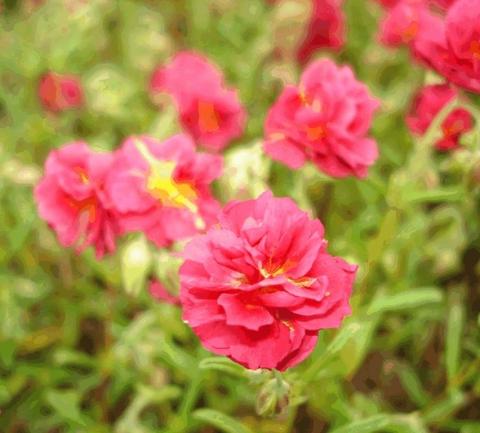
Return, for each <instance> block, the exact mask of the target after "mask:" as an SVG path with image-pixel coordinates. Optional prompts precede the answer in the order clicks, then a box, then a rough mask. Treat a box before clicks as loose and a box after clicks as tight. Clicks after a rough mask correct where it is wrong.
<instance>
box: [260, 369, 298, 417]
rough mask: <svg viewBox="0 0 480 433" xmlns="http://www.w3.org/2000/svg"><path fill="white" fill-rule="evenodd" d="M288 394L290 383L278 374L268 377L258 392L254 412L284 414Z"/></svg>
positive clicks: (287, 402) (270, 414)
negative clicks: (271, 377)
mask: <svg viewBox="0 0 480 433" xmlns="http://www.w3.org/2000/svg"><path fill="white" fill-rule="evenodd" d="M289 394H290V385H289V384H288V383H287V382H285V380H283V379H282V378H281V377H280V376H277V377H275V378H273V379H270V380H269V381H268V382H266V383H265V384H264V385H263V386H262V388H261V389H260V391H259V393H258V396H257V401H256V412H257V413H258V415H262V416H267V417H272V416H278V415H284V414H285V412H286V411H287V409H288V404H289Z"/></svg>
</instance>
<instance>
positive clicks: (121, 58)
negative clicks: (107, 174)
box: [0, 0, 480, 433]
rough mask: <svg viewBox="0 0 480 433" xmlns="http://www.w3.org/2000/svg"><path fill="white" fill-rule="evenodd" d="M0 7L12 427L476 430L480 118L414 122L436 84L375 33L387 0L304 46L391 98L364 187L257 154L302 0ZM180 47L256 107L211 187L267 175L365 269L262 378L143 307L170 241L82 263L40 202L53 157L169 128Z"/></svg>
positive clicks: (251, 188)
mask: <svg viewBox="0 0 480 433" xmlns="http://www.w3.org/2000/svg"><path fill="white" fill-rule="evenodd" d="M0 5H1V6H0V431H1V432H2V433H30V432H31V433H63V432H66V433H67V432H68V433H70V432H71V433H74V432H75V433H76V432H79V433H80V432H84V433H104V432H105V433H106V432H114V433H153V432H155V433H181V432H192V433H193V432H199V433H213V432H228V433H247V432H250V433H252V432H253V433H283V432H285V433H290V432H292V433H293V432H295V433H324V432H334V433H368V432H393V433H395V432H398V433H410V432H411V433H426V432H437V433H447V432H452V433H456V432H459V433H478V432H480V338H479V337H480V329H479V327H480V317H479V311H480V282H479V281H480V238H479V223H480V199H479V182H480V154H479V142H478V140H479V138H478V137H479V130H478V127H477V130H472V131H471V132H470V133H469V134H466V136H465V137H464V138H463V148H462V149H461V150H459V151H456V152H453V153H447V154H439V153H436V152H434V151H433V150H432V143H431V142H428V138H427V140H419V139H415V138H414V137H412V136H411V135H410V133H409V131H408V129H407V128H406V126H405V121H404V119H405V115H406V113H407V112H408V110H409V107H410V104H411V99H412V97H413V95H414V94H415V93H416V92H417V91H418V89H419V88H420V87H421V86H422V85H424V84H425V83H436V82H438V81H440V80H439V78H438V77H436V76H434V75H433V73H431V72H427V71H426V70H425V69H422V68H420V67H419V66H417V65H415V64H414V63H413V62H412V60H411V58H410V56H409V53H408V52H407V50H405V49H397V50H392V49H387V48H385V47H383V46H382V45H381V44H379V43H378V36H377V32H378V23H379V22H380V20H381V19H382V16H383V14H384V11H383V10H382V8H381V6H380V5H379V4H378V3H377V2H375V1H373V0H371V1H370V0H345V1H344V2H343V5H342V9H343V13H344V14H345V20H346V21H345V23H346V24H345V32H344V44H343V45H342V46H337V47H333V48H330V49H323V50H322V49H320V50H318V51H314V52H312V53H311V55H312V57H313V58H315V57H321V56H329V57H332V58H334V59H335V60H336V61H337V62H338V63H348V64H350V65H351V66H352V68H353V69H354V71H355V73H356V75H357V77H358V78H359V79H360V80H362V81H364V82H365V83H366V84H367V85H368V87H369V88H370V90H371V92H372V93H373V94H374V95H375V96H376V97H377V98H379V99H381V101H382V108H381V110H380V112H379V114H378V115H377V116H376V119H375V123H374V127H373V135H374V136H375V138H376V140H377V141H378V144H379V148H380V159H379V160H378V162H377V163H376V165H375V166H374V167H373V168H372V170H371V172H370V175H369V177H368V178H367V179H365V180H358V179H351V178H349V179H342V180H333V179H330V178H327V177H325V176H323V175H321V174H320V173H319V172H318V171H317V170H316V169H314V168H313V167H312V166H307V167H305V168H304V169H302V170H299V171H296V172H291V171H290V170H288V169H287V168H286V167H284V166H281V165H280V164H277V163H273V162H271V161H270V160H269V159H268V158H267V157H266V156H265V155H264V154H263V152H262V147H261V141H262V137H263V122H264V119H265V115H266V113H267V111H268V108H269V107H270V106H271V104H272V103H273V102H274V100H275V99H276V97H277V96H278V94H279V93H280V91H281V89H282V88H283V86H284V85H285V84H286V83H296V82H297V80H298V76H299V74H300V72H301V70H302V63H304V62H305V61H306V60H305V59H304V58H303V57H302V56H300V55H299V49H300V47H301V46H302V43H303V42H304V41H305V38H306V37H307V29H308V26H309V22H310V19H311V16H312V5H311V2H310V1H307V0H279V1H277V2H268V1H266V0H241V1H240V0H237V1H235V0H150V1H149V0H137V1H134V0H119V1H111V0H89V1H87V0H83V1H82V0H43V1H42V0H25V1H20V0H4V1H3V2H0ZM184 49H189V50H190V49H192V50H197V51H199V52H201V53H203V54H204V55H206V56H207V57H208V58H209V59H210V60H211V61H212V62H213V63H215V64H217V65H218V66H219V67H220V68H221V69H222V71H223V72H224V74H225V76H226V81H227V82H228V83H229V85H231V86H232V87H234V88H237V89H238V91H239V95H240V98H241V100H242V102H243V104H244V105H245V107H246V109H247V111H248V125H247V129H246V131H245V134H244V135H243V136H242V137H241V138H240V139H239V140H237V141H236V142H235V143H232V145H231V146H230V147H229V148H228V149H227V150H226V152H225V158H226V163H225V173H224V176H223V177H222V179H220V180H219V181H218V182H217V185H216V191H217V196H218V197H219V198H220V200H222V201H223V202H226V201H227V200H230V199H232V198H245V197H253V196H256V195H257V194H258V193H260V192H261V191H263V190H264V189H265V188H266V186H267V185H269V187H270V188H271V189H272V190H273V191H274V193H275V194H276V195H279V196H280V195H288V196H292V197H294V198H295V199H296V200H297V202H298V203H299V205H300V206H301V207H303V208H305V209H307V210H309V211H310V212H311V213H312V214H313V215H316V216H318V217H319V218H320V219H321V220H322V221H323V222H324V224H325V226H326V237H327V239H329V248H330V252H331V253H332V254H335V255H340V256H342V257H345V258H346V259H347V260H349V261H351V262H354V263H358V264H359V265H360V270H359V274H358V278H357V283H356V287H355V289H354V296H353V299H352V307H353V314H352V316H351V317H350V318H348V320H346V321H345V323H344V325H343V326H342V327H341V328H340V329H339V330H331V331H325V332H321V334H320V338H319V343H318V345H317V347H316V349H315V351H314V353H313V354H312V356H311V357H310V358H309V359H307V360H306V361H305V362H304V363H303V364H302V365H300V366H298V367H296V368H294V369H291V370H289V371H288V372H287V373H286V374H284V375H283V379H282V380H283V381H285V382H284V383H283V384H282V386H278V387H275V388H274V389H272V387H271V386H269V384H270V383H271V382H270V381H271V378H272V376H271V375H270V373H268V372H248V371H245V370H244V369H243V368H240V367H239V366H236V365H235V364H233V363H231V362H229V361H227V360H224V359H221V358H214V357H212V355H210V354H208V353H207V352H206V351H205V350H203V349H202V348H201V347H200V345H199V343H198V341H197V339H196V337H195V336H194V335H193V334H192V332H191V331H190V330H189V328H188V327H187V326H186V325H185V324H183V323H182V321H181V319H180V311H179V309H178V307H176V306H175V305H170V304H169V303H167V302H158V301H156V300H155V299H152V297H151V296H150V294H149V292H148V290H147V286H148V280H149V278H151V277H156V278H158V279H160V280H161V281H162V282H163V283H164V284H165V285H166V286H167V288H168V289H169V290H170V291H171V293H173V294H174V293H175V291H176V290H178V284H177V277H176V272H177V267H178V260H177V259H175V258H174V257H172V256H171V255H170V254H169V253H168V252H167V251H158V250H155V249H154V248H153V247H152V246H151V245H148V244H147V243H145V241H144V240H143V239H141V238H138V237H135V236H131V237H127V238H125V239H124V241H123V242H122V244H121V245H120V248H119V250H118V252H117V254H115V255H113V256H111V257H108V258H106V259H104V260H102V261H97V259H96V258H95V256H94V253H93V251H91V250H87V251H85V252H84V253H82V254H81V255H77V254H75V253H74V252H73V251H70V250H65V249H63V248H61V247H60V246H59V245H58V243H57V240H56V238H55V235H54V234H53V233H52V232H51V231H50V230H49V229H48V227H47V225H46V224H45V223H44V222H42V221H41V220H40V219H39V217H38V216H37V211H36V207H35V203H34V201H33V196H32V189H33V186H34V185H35V184H36V182H37V181H38V179H39V177H40V176H41V173H42V170H43V168H42V167H43V163H44V161H45V158H46V156H47V155H48V153H49V152H50V151H51V150H52V149H55V148H57V147H59V146H61V145H62V144H64V143H66V142H69V141H72V140H78V139H83V140H85V141H87V142H89V143H90V144H91V145H92V146H93V147H95V148H97V149H105V150H111V149H115V148H116V147H117V146H119V144H120V143H121V142H122V140H123V139H124V138H125V137H127V136H128V135H130V134H139V133H148V134H151V135H153V136H155V137H158V138H165V137H167V136H169V135H171V134H172V133H175V132H176V131H179V130H180V127H179V125H178V123H177V120H176V113H175V110H174V109H173V108H172V106H171V104H169V103H166V102H165V101H162V100H160V101H159V100H158V98H155V97H153V96H152V95H151V94H150V92H149V83H150V77H151V74H152V72H153V71H154V70H155V68H156V67H157V66H159V65H162V64H164V63H165V62H166V61H168V59H169V58H170V57H171V56H172V55H173V54H174V53H175V52H177V51H179V50H184ZM60 78H61V80H63V81H62V82H63V84H62V85H64V86H65V91H64V92H63V97H62V98H61V100H58V98H57V99H55V98H53V99H52V92H51V86H56V85H58V82H59V80H60ZM61 80H60V81H61ZM52 83H53V84H52ZM472 100H473V102H471V104H472V107H474V106H475V104H477V105H476V106H477V107H478V101H477V102H475V100H474V99H472ZM477 124H478V118H477ZM430 138H431V137H430ZM285 390H288V392H287V391H285Z"/></svg>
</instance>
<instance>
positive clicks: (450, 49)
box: [415, 0, 480, 93]
mask: <svg viewBox="0 0 480 433" xmlns="http://www.w3.org/2000/svg"><path fill="white" fill-rule="evenodd" d="M415 54H416V56H417V57H418V58H419V59H420V60H421V61H423V62H425V63H427V64H428V65H429V66H431V67H432V68H433V69H435V70H436V71H437V72H438V73H440V74H441V75H443V76H444V77H445V78H446V79H447V80H448V81H450V82H451V83H453V84H456V85H457V86H459V87H463V88H465V89H467V90H471V91H472V92H476V93H480V0H457V1H456V2H455V3H453V5H452V6H451V7H450V8H449V9H448V12H447V16H446V18H445V22H442V21H441V20H438V21H437V23H435V25H431V26H430V27H429V28H428V31H425V32H422V33H421V35H420V36H419V38H418V40H417V41H416V47H415Z"/></svg>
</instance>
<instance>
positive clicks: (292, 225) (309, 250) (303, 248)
mask: <svg viewBox="0 0 480 433" xmlns="http://www.w3.org/2000/svg"><path fill="white" fill-rule="evenodd" d="M326 245H327V244H326V241H325V240H324V231H323V226H322V224H321V223H320V221H318V220H312V219H310V218H309V217H308V215H307V214H306V213H305V212H302V211H300V210H299V209H298V207H297V206H296V205H295V203H294V202H293V201H292V200H290V199H278V198H274V197H272V194H271V193H265V194H263V195H262V196H260V197H259V198H258V199H257V200H247V201H243V202H232V203H230V204H228V205H227V206H226V207H225V208H224V210H223V212H222V213H221V215H220V216H219V224H218V225H216V226H214V227H212V228H211V229H210V230H209V231H208V232H207V233H206V234H204V235H200V236H197V237H195V238H194V239H193V240H192V241H191V242H190V243H189V244H187V246H186V248H185V251H184V258H185V263H184V264H183V265H182V267H181V269H180V279H181V302H182V305H183V318H184V320H185V321H186V322H187V323H188V324H189V325H190V326H191V327H192V328H193V330H194V331H195V333H196V334H197V335H198V336H199V338H200V339H201V340H202V342H203V344H204V345H205V347H207V348H208V349H209V350H211V351H212V352H215V353H217V354H221V355H226V356H229V357H230V358H232V359H233V360H235V361H237V362H239V363H240V364H242V365H244V366H246V367H248V368H251V369H256V368H276V369H278V370H285V369H286V368H288V367H291V366H293V365H295V364H297V363H299V362H300V361H302V360H303V359H304V358H305V357H307V356H308V355H309V354H310V352H311V351H312V350H313V347H314V345H315V342H316V339H317V333H318V331H319V330H320V329H325V328H334V327H337V326H339V325H340V323H341V321H342V319H343V318H344V317H345V316H346V315H347V314H349V313H350V307H349V304H348V300H349V297H350V292H351V289H352V284H353V280H354V277H355V271H356V266H353V265H350V264H348V263H346V262H345V261H344V260H342V259H340V258H338V257H332V256H331V255H329V254H328V253H327V251H326Z"/></svg>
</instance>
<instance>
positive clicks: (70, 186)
mask: <svg viewBox="0 0 480 433" xmlns="http://www.w3.org/2000/svg"><path fill="white" fill-rule="evenodd" d="M111 162H112V159H111V155H110V154H103V153H95V152H93V151H91V150H90V149H89V148H88V146H87V145H86V144H85V143H83V142H75V143H71V144H68V145H66V146H64V147H62V148H61V149H59V150H54V151H52V152H51V153H50V155H49V156H48V159H47V162H46V164H45V174H44V176H43V178H42V179H41V181H40V182H39V184H38V185H37V186H36V188H35V200H36V202H37V206H38V211H39V214H40V216H41V217H42V218H43V219H44V220H45V221H46V222H47V223H48V224H49V225H50V226H51V227H52V228H53V230H54V231H55V232H56V233H57V236H58V239H59V241H60V243H61V244H62V245H63V246H66V247H69V246H73V245H76V246H77V250H78V251H81V250H83V249H84V248H85V247H87V246H90V245H92V246H94V247H95V250H96V253H97V256H98V257H102V256H103V255H104V254H105V253H108V252H112V251H114V250H115V237H116V236H117V234H118V232H119V230H118V227H117V223H116V219H115V216H114V215H113V214H112V212H111V211H110V209H109V205H108V201H107V199H106V197H105V193H104V181H105V177H106V175H107V173H108V171H109V170H110V166H111Z"/></svg>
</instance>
